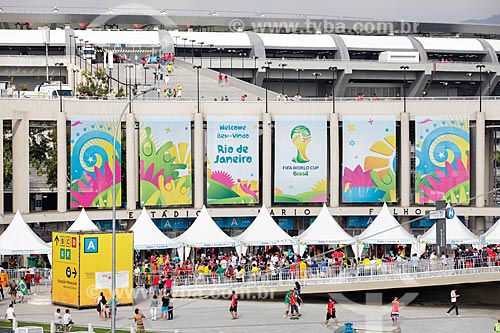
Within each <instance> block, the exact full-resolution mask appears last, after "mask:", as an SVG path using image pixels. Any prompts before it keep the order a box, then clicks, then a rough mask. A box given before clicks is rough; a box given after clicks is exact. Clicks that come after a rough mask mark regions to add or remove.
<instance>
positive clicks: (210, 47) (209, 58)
mask: <svg viewBox="0 0 500 333" xmlns="http://www.w3.org/2000/svg"><path fill="white" fill-rule="evenodd" d="M212 47H214V44H208V55H209V57H208V61H209V65H208V67H209V68H212Z"/></svg>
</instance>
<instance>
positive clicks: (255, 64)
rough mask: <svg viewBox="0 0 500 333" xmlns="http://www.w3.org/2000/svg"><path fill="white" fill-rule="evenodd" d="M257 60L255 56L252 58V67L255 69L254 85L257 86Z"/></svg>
mask: <svg viewBox="0 0 500 333" xmlns="http://www.w3.org/2000/svg"><path fill="white" fill-rule="evenodd" d="M257 59H259V57H257V56H254V57H253V67H254V68H255V75H254V80H253V81H254V82H253V83H254V84H257V74H258V73H259V69H258V68H257Z"/></svg>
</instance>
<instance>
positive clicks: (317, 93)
mask: <svg viewBox="0 0 500 333" xmlns="http://www.w3.org/2000/svg"><path fill="white" fill-rule="evenodd" d="M312 76H314V79H315V80H316V98H318V97H319V90H318V76H321V73H318V72H314V73H312Z"/></svg>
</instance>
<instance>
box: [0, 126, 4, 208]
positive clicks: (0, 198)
mask: <svg viewBox="0 0 500 333" xmlns="http://www.w3.org/2000/svg"><path fill="white" fill-rule="evenodd" d="M0 147H3V119H2V120H0ZM3 167H4V166H3V149H0V170H3ZM3 200H4V190H3V172H0V215H4V213H5V211H4V210H5V206H4V202H3Z"/></svg>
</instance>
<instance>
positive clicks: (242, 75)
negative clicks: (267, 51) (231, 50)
mask: <svg viewBox="0 0 500 333" xmlns="http://www.w3.org/2000/svg"><path fill="white" fill-rule="evenodd" d="M246 56H247V54H246V53H244V52H242V53H240V57H241V79H243V77H244V76H245V57H246Z"/></svg>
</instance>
